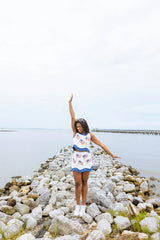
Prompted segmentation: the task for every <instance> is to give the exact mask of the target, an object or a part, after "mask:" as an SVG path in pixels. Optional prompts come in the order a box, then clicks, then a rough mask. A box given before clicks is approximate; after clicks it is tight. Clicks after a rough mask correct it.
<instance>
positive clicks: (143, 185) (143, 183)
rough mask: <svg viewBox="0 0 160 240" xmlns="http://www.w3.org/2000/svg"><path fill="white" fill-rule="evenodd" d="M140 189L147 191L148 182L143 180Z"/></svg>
mask: <svg viewBox="0 0 160 240" xmlns="http://www.w3.org/2000/svg"><path fill="white" fill-rule="evenodd" d="M140 191H142V192H148V182H147V181H144V182H142V183H141V185H140Z"/></svg>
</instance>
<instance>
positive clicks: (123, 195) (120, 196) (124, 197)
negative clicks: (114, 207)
mask: <svg viewBox="0 0 160 240" xmlns="http://www.w3.org/2000/svg"><path fill="white" fill-rule="evenodd" d="M116 200H117V201H118V202H121V201H127V200H128V196H127V194H126V193H125V192H121V193H119V194H118V195H117V196H116Z"/></svg>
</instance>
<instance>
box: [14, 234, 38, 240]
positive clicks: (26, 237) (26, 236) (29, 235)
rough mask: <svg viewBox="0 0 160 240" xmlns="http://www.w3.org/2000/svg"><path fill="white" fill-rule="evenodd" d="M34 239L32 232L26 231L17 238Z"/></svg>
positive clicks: (23, 239) (22, 239) (21, 239)
mask: <svg viewBox="0 0 160 240" xmlns="http://www.w3.org/2000/svg"><path fill="white" fill-rule="evenodd" d="M34 239H35V237H34V236H33V235H32V234H31V233H25V234H23V235H21V236H20V237H19V238H17V239H16V240H34Z"/></svg>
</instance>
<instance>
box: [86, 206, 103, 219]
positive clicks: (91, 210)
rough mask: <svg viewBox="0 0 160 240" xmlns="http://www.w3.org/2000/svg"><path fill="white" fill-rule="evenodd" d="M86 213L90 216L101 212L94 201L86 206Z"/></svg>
mask: <svg viewBox="0 0 160 240" xmlns="http://www.w3.org/2000/svg"><path fill="white" fill-rule="evenodd" d="M87 213H88V214H89V215H90V216H91V217H93V218H94V217H96V216H98V215H99V214H101V212H100V211H99V209H98V207H97V205H96V204H95V203H92V204H91V205H90V206H89V207H88V208H87Z"/></svg>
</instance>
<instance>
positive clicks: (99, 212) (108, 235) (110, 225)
mask: <svg viewBox="0 0 160 240" xmlns="http://www.w3.org/2000/svg"><path fill="white" fill-rule="evenodd" d="M72 153H73V150H72V146H68V147H64V148H63V149H61V151H60V153H59V154H57V155H55V156H54V157H53V158H49V159H48V160H47V161H46V162H45V163H44V164H41V168H40V169H39V170H38V171H36V172H34V175H33V176H32V177H21V178H13V180H12V182H9V183H7V184H6V185H5V186H4V188H1V189H0V239H12V240H13V239H17V240H32V239H37V240H38V239H39V240H51V239H56V240H85V239H87V240H100V239H119V240H125V239H135V240H136V239H137V240H138V239H141V240H143V239H152V240H158V239H160V216H159V215H160V196H158V195H156V194H155V193H154V192H153V185H154V184H153V183H152V181H150V180H148V179H146V178H144V177H141V176H139V173H138V172H137V170H136V169H134V168H132V167H131V166H126V165H124V164H123V163H122V161H123V160H122V161H121V162H119V161H117V160H115V159H112V157H111V156H109V155H107V154H106V153H105V152H103V151H102V149H99V148H95V147H93V146H92V147H91V154H92V158H93V165H94V168H93V170H92V171H91V173H90V177H89V180H88V194H87V201H86V205H87V209H86V213H85V214H84V215H83V216H82V217H75V216H74V215H73V211H74V208H75V205H76V201H75V186H74V179H73V176H72V172H71V168H70V162H71V156H72Z"/></svg>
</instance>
